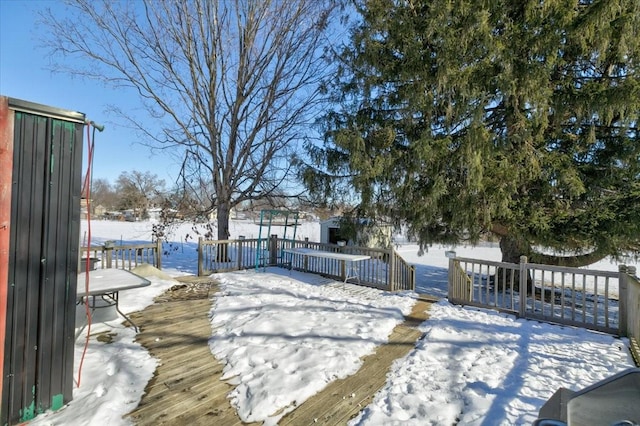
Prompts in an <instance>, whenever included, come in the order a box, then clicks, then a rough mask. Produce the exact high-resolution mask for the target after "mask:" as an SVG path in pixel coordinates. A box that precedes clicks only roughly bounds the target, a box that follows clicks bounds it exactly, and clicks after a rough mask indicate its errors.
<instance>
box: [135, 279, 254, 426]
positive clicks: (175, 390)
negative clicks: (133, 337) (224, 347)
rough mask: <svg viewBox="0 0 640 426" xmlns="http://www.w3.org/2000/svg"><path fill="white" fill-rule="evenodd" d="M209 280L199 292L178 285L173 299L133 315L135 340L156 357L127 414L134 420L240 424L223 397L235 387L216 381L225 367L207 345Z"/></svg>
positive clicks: (164, 297)
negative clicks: (137, 330)
mask: <svg viewBox="0 0 640 426" xmlns="http://www.w3.org/2000/svg"><path fill="white" fill-rule="evenodd" d="M210 281H212V280H211V279H210V278H209V279H207V280H206V281H205V283H206V284H208V285H207V286H206V287H203V288H202V289H201V290H202V291H201V292H200V294H199V295H198V294H197V291H195V292H189V289H188V288H187V289H183V288H179V286H177V289H176V292H177V293H180V292H181V293H182V294H178V295H177V296H175V295H173V297H175V298H177V300H173V298H172V297H170V296H163V297H161V298H159V300H158V299H157V300H156V303H155V304H153V305H151V306H149V307H147V308H146V309H145V310H144V311H142V312H139V313H136V314H134V315H132V318H133V320H134V321H136V322H137V323H138V324H139V325H140V329H141V331H140V333H139V334H138V338H137V341H138V342H139V343H140V344H142V345H143V346H145V347H146V348H147V349H148V350H149V352H151V354H152V355H153V356H154V357H155V358H157V359H158V360H159V365H158V367H157V368H156V374H155V376H154V378H153V379H152V380H151V381H150V383H149V384H148V385H147V387H146V389H145V395H144V397H143V398H142V401H140V404H139V405H138V407H137V408H136V409H135V410H134V411H132V412H131V413H129V415H128V416H129V418H130V419H131V420H132V421H133V422H134V423H135V424H137V425H141V426H144V425H165V424H172V425H174V426H179V425H187V424H188V425H212V424H220V425H241V424H243V423H242V422H241V421H240V418H239V417H238V414H237V413H236V410H235V408H233V407H232V406H231V404H230V403H229V400H228V399H227V394H228V393H229V392H231V391H232V390H233V386H231V385H228V384H227V383H225V382H224V381H222V380H220V377H221V375H222V369H223V366H222V365H221V364H220V363H219V362H218V361H217V360H216V359H215V357H214V356H213V354H212V353H211V351H210V349H209V344H208V341H209V337H210V336H211V324H210V322H209V317H208V315H209V311H210V310H211V301H210V300H209V298H208V295H209V294H212V288H213V286H212V285H209V282H210ZM192 282H193V281H192ZM202 282H203V280H202V279H199V280H197V281H196V284H197V283H202Z"/></svg>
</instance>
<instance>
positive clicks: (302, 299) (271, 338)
mask: <svg viewBox="0 0 640 426" xmlns="http://www.w3.org/2000/svg"><path fill="white" fill-rule="evenodd" d="M83 226H84V228H83V229H84V231H83V235H84V237H85V238H86V237H88V232H86V224H83ZM91 228H92V232H91V233H92V240H93V241H94V242H103V241H106V240H116V241H117V242H120V241H122V242H130V241H150V240H151V231H150V228H151V225H150V224H149V223H146V222H134V223H128V222H105V221H97V222H93V223H92V225H91ZM187 234H188V235H189V236H190V238H187V237H186V236H187ZM231 234H232V238H236V237H237V236H239V235H244V236H246V237H247V238H251V237H256V236H257V226H256V225H254V224H252V223H249V222H240V221H236V222H232V224H231ZM319 234H320V226H319V224H318V223H307V224H305V225H303V226H302V227H301V228H300V229H299V230H298V234H297V236H298V237H299V238H305V237H308V238H309V239H310V240H311V241H318V240H319ZM168 239H169V241H170V242H171V244H172V247H174V249H173V250H172V251H171V254H170V255H169V256H166V257H165V258H164V259H163V271H164V272H165V273H167V274H169V275H171V276H177V275H183V274H188V273H189V274H193V273H195V271H196V268H197V262H196V259H197V252H196V247H197V234H195V232H194V231H193V230H192V229H191V227H190V226H187V227H183V228H181V229H177V230H175V232H173V233H172V234H170V235H169V238H168ZM449 249H450V248H446V247H434V248H432V249H430V250H429V252H428V253H426V254H425V255H424V256H418V255H417V253H418V248H417V246H403V247H400V248H399V250H400V252H401V253H402V255H403V257H404V258H405V259H406V260H407V261H409V262H410V263H412V264H415V265H416V279H417V290H418V291H419V292H424V293H429V294H432V295H435V296H437V297H439V298H443V297H444V296H445V295H446V277H447V264H448V260H447V258H446V257H445V255H444V252H445V251H446V250H449ZM455 250H456V251H457V253H458V255H460V256H465V257H472V258H479V259H487V260H499V258H500V252H499V249H498V248H496V247H495V246H484V247H457V248H456V249H455ZM592 268H594V269H604V270H617V265H616V264H613V263H610V262H608V261H604V262H601V263H599V264H597V265H593V266H592ZM148 278H149V280H151V282H152V285H151V286H149V287H146V288H143V289H136V290H129V291H127V292H126V293H124V292H123V293H122V295H121V308H122V309H123V310H124V311H125V312H133V311H136V310H140V309H143V308H144V307H145V306H148V305H149V304H150V303H152V301H153V298H154V297H155V296H157V295H159V294H161V293H162V292H164V291H165V290H166V289H167V288H169V287H170V286H171V285H173V284H174V283H175V282H174V281H172V280H170V279H166V277H164V278H163V277H156V276H150V277H148ZM217 278H218V279H219V280H220V281H221V285H220V293H219V294H218V296H221V297H216V298H215V300H214V301H213V302H212V312H213V321H212V337H211V339H210V342H209V344H210V348H211V350H212V356H215V357H217V358H218V359H219V360H220V361H221V362H223V363H224V364H225V365H226V367H225V370H224V375H225V378H227V379H228V380H229V381H230V382H231V383H233V384H234V385H236V388H235V390H234V391H233V392H232V393H231V394H230V395H229V398H230V399H231V402H232V404H233V405H234V406H236V407H237V409H238V413H239V415H240V417H241V418H242V419H243V420H246V421H256V420H262V421H264V422H265V424H277V420H278V419H279V417H280V416H282V415H284V413H286V412H288V411H291V410H293V409H294V408H295V405H294V402H293V401H296V404H300V403H301V402H302V401H303V400H305V399H306V398H308V397H310V396H312V395H313V394H315V393H316V392H318V391H319V390H320V389H322V388H323V387H324V386H326V385H327V384H328V383H329V382H331V381H332V380H335V379H337V378H340V377H345V376H347V375H349V374H352V373H354V372H355V371H357V370H358V368H359V366H360V362H361V361H360V358H361V357H362V356H363V355H366V354H368V353H371V352H372V351H373V350H374V349H375V347H376V346H377V345H380V344H383V343H384V342H385V341H386V340H387V337H388V335H389V333H390V332H391V330H392V329H393V327H394V326H395V325H396V324H397V323H398V322H400V321H402V314H406V313H408V312H409V311H410V310H411V307H412V305H413V301H414V297H415V294H414V293H402V294H385V293H383V292H380V291H378V290H374V289H365V288H362V287H356V286H352V285H347V286H343V285H342V284H340V285H335V283H334V284H333V285H332V284H331V283H327V280H326V279H320V278H319V277H318V276H315V275H311V274H303V273H297V272H293V273H291V274H289V272H288V271H284V270H281V269H279V268H269V269H267V271H266V272H261V271H260V272H256V271H254V270H249V271H241V272H233V273H225V274H218V275H217ZM239 309H240V310H241V311H242V312H243V314H242V315H237V314H236V315H233V314H231V312H234V311H235V312H237V311H238V310H239ZM292 317H293V318H294V320H292ZM101 330H109V331H111V333H112V341H111V342H110V343H102V342H99V341H97V340H96V338H95V337H94V336H91V337H89V339H88V347H87V350H86V354H85V355H84V358H83V355H82V354H83V351H84V347H85V342H86V341H87V339H86V336H84V335H82V336H80V337H79V338H78V340H77V342H76V372H77V373H79V372H78V370H79V368H80V361H81V360H82V371H81V374H77V379H78V378H79V379H80V386H79V387H76V388H75V390H74V399H73V401H72V402H71V403H69V404H68V405H67V406H66V407H64V408H62V409H61V410H58V411H57V412H53V413H45V414H43V415H40V416H39V417H37V418H36V419H35V420H34V421H32V422H31V424H33V425H126V424H129V422H128V420H126V419H123V418H122V416H123V415H124V414H126V413H128V412H129V411H131V410H132V409H134V408H135V407H136V406H137V404H138V402H139V400H140V398H141V397H142V395H143V392H144V387H145V385H146V384H147V382H148V380H149V379H150V378H151V377H152V374H153V371H154V369H155V367H156V365H157V361H156V360H155V359H153V358H151V357H150V356H149V354H148V352H147V351H146V350H145V349H144V348H143V347H141V346H140V345H138V344H137V343H135V341H134V340H135V332H134V331H133V330H132V329H130V328H125V327H123V326H122V325H121V324H120V321H118V320H116V321H110V322H107V323H96V324H94V326H93V329H92V333H95V332H97V331H101ZM421 330H422V331H423V332H424V333H425V334H424V337H423V338H422V339H421V340H420V341H418V342H417V344H416V348H415V350H413V351H412V352H410V353H409V354H408V355H407V356H406V357H405V358H404V359H400V360H397V361H396V362H395V364H394V365H393V367H392V369H391V372H390V374H389V376H388V379H387V384H386V386H385V387H384V388H383V389H382V390H381V391H380V392H379V393H378V394H377V395H376V397H375V399H374V401H373V402H372V403H371V404H370V405H369V406H368V407H366V408H365V409H364V410H363V411H362V412H361V414H360V416H358V417H357V418H355V419H353V420H352V421H351V423H350V424H351V425H381V424H384V425H427V424H429V425H451V424H456V423H459V424H470V425H513V424H530V423H531V422H533V421H534V420H535V419H536V418H537V413H538V410H539V409H540V407H541V406H542V404H544V402H545V401H546V400H547V399H548V398H549V397H550V396H551V394H553V392H555V390H557V388H559V387H567V388H570V389H574V390H579V389H582V388H584V387H586V386H588V385H591V384H593V383H595V382H598V381H600V380H602V379H604V378H606V377H609V376H611V375H613V374H614V373H617V372H619V371H622V370H625V369H627V368H631V367H633V361H632V359H631V356H630V355H629V351H628V348H627V344H628V342H627V341H626V340H625V339H615V338H613V337H611V336H608V335H604V334H600V333H594V332H589V331H586V330H582V329H576V328H571V327H560V326H554V325H549V324H543V323H538V322H534V321H525V320H519V319H516V318H514V317H512V316H508V315H504V314H499V313H496V312H491V311H486V310H479V309H471V308H460V307H457V306H453V305H450V304H449V303H447V302H446V301H445V300H444V299H443V300H441V301H440V302H439V303H438V304H436V305H435V306H434V307H433V309H432V311H431V318H430V319H429V320H428V321H426V322H424V323H423V324H422V325H421ZM346 397H348V396H346ZM274 413H279V414H278V415H274Z"/></svg>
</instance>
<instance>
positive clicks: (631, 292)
mask: <svg viewBox="0 0 640 426" xmlns="http://www.w3.org/2000/svg"><path fill="white" fill-rule="evenodd" d="M620 269H621V270H620V273H621V274H623V273H625V275H624V278H623V279H622V280H621V281H622V283H621V286H620V287H621V288H623V290H624V292H625V293H626V295H627V297H625V298H621V299H620V302H621V303H620V305H621V306H620V310H622V311H624V312H626V318H627V324H626V330H624V329H623V333H621V334H622V335H626V336H627V337H628V338H629V341H630V343H631V345H630V346H631V353H632V354H633V358H634V359H635V361H636V365H638V366H640V279H638V276H637V275H636V272H637V271H636V270H635V268H633V267H626V268H622V267H621V268H620ZM624 331H626V333H624Z"/></svg>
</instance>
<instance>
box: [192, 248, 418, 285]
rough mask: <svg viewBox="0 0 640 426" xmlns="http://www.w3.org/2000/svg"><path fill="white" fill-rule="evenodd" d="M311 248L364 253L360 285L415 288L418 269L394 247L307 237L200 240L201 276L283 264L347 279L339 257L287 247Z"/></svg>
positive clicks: (359, 273)
mask: <svg viewBox="0 0 640 426" xmlns="http://www.w3.org/2000/svg"><path fill="white" fill-rule="evenodd" d="M291 248H310V249H314V250H321V251H327V252H336V253H345V254H361V255H367V256H370V259H368V260H364V261H361V262H358V266H357V267H358V271H357V273H358V278H359V281H360V284H361V285H365V286H369V287H376V288H380V289H383V290H388V291H399V290H415V268H414V267H413V266H412V265H409V264H408V263H407V262H405V260H404V259H402V257H401V256H400V255H399V254H398V253H397V252H396V251H395V250H394V249H393V248H389V249H376V248H368V247H352V246H338V245H335V244H324V243H317V242H311V241H308V240H304V241H301V240H287V239H281V238H278V237H277V236H272V237H270V238H269V239H267V240H264V239H263V240H258V239H257V238H254V239H238V240H218V241H213V240H205V239H202V238H201V239H200V240H199V242H198V275H199V276H203V275H210V274H212V273H214V272H229V271H237V270H241V269H251V268H258V269H260V268H262V269H264V268H266V267H268V266H281V267H286V268H292V269H294V270H299V271H304V272H311V273H315V274H320V275H323V276H326V277H329V278H335V279H338V280H341V281H342V280H344V278H345V276H346V275H345V274H346V273H347V271H346V270H345V263H344V261H342V260H339V259H329V258H310V257H306V256H299V255H296V254H292V253H285V252H284V250H286V249H291Z"/></svg>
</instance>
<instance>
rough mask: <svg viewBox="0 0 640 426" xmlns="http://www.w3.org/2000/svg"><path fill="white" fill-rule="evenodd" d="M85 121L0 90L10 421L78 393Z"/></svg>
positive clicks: (1, 286)
mask: <svg viewBox="0 0 640 426" xmlns="http://www.w3.org/2000/svg"><path fill="white" fill-rule="evenodd" d="M84 122H85V116H84V114H82V113H78V112H73V111H67V110H62V109H59V108H53V107H49V106H44V105H39V104H35V103H31V102H26V101H22V100H18V99H13V98H7V97H3V96H0V361H2V362H0V377H1V378H2V400H1V402H2V405H1V406H0V407H1V408H0V422H1V424H3V425H5V424H15V423H19V422H23V421H26V420H29V419H32V418H33V417H35V416H36V415H37V414H39V413H41V412H43V411H45V410H48V409H53V410H55V409H58V408H60V407H62V406H63V405H64V404H66V403H67V402H69V401H70V400H71V399H72V395H73V355H74V353H73V349H74V340H75V339H74V327H75V302H76V280H77V269H78V248H79V230H80V226H79V218H80V192H81V174H82V173H81V168H82V140H83V128H84Z"/></svg>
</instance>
